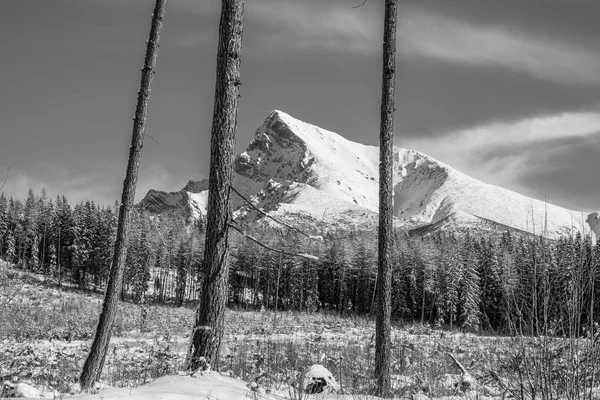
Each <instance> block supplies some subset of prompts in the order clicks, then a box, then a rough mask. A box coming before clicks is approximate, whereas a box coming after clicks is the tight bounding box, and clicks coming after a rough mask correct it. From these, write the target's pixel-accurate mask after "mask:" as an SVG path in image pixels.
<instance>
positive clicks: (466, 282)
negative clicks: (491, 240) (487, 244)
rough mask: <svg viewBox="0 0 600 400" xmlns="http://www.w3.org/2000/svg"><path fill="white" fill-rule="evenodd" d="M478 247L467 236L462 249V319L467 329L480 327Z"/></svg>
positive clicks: (472, 329) (471, 329)
mask: <svg viewBox="0 0 600 400" xmlns="http://www.w3.org/2000/svg"><path fill="white" fill-rule="evenodd" d="M475 252H476V247H475V244H474V241H473V239H472V238H471V237H470V236H467V237H465V239H464V242H463V249H462V252H461V253H462V254H461V256H462V257H461V258H462V267H463V276H462V280H461V282H460V320H461V322H462V327H463V328H464V329H466V330H470V331H477V330H479V327H480V314H481V313H480V308H479V307H480V302H481V288H480V277H479V273H478V271H477V261H476V258H475V254H476V253H475Z"/></svg>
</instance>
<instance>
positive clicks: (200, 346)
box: [190, 0, 244, 369]
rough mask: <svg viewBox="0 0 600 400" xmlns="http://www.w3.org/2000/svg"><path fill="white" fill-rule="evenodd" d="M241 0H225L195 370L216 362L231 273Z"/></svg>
mask: <svg viewBox="0 0 600 400" xmlns="http://www.w3.org/2000/svg"><path fill="white" fill-rule="evenodd" d="M243 15H244V1H243V0H222V2H221V22H220V24H219V47H218V51H217V82H216V87H215V105H214V111H213V121H212V132H211V154H210V172H209V188H208V213H207V221H206V240H205V247H204V271H205V274H206V279H205V280H204V283H203V288H202V298H201V301H200V305H199V307H198V309H197V310H196V326H195V328H194V331H193V332H194V333H193V335H194V337H193V341H192V346H193V353H192V360H191V363H190V368H191V369H196V368H198V366H199V365H200V363H199V358H200V357H205V358H206V361H207V362H209V363H210V364H211V365H213V366H214V365H215V364H216V362H217V357H218V353H219V347H220V345H221V338H222V337H223V324H224V318H225V302H226V300H227V281H228V277H229V223H230V221H231V198H230V195H231V184H232V180H233V157H234V147H235V131H236V129H237V109H238V98H239V95H240V84H241V82H240V64H241V53H242V28H243Z"/></svg>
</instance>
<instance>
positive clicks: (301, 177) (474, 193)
mask: <svg viewBox="0 0 600 400" xmlns="http://www.w3.org/2000/svg"><path fill="white" fill-rule="evenodd" d="M378 161H379V149H378V148H377V147H373V146H365V145H362V144H359V143H354V142H351V141H349V140H347V139H345V138H343V137H342V136H340V135H338V134H336V133H334V132H330V131H327V130H324V129H322V128H319V127H317V126H314V125H311V124H308V123H305V122H302V121H299V120H297V119H295V118H293V117H291V116H290V115H288V114H286V113H283V112H281V111H273V112H272V113H271V114H270V115H269V116H268V117H267V119H266V120H265V122H264V123H263V124H262V126H261V127H260V128H259V129H258V130H257V131H256V134H255V136H254V139H253V140H252V141H251V142H250V144H249V146H248V147H247V149H246V151H244V152H243V153H241V154H239V155H238V156H237V157H236V159H235V172H236V174H235V178H234V186H235V187H236V189H237V190H238V191H240V192H241V193H242V195H243V196H245V197H246V198H248V199H249V200H251V201H252V203H253V204H255V205H256V206H257V207H259V208H261V209H263V210H264V211H266V212H271V213H273V214H274V215H277V216H279V217H281V218H288V219H293V220H298V221H300V220H306V221H310V222H311V223H313V224H321V225H323V227H326V226H329V227H336V226H337V227H344V228H364V229H370V228H373V227H374V226H376V223H377V218H376V213H377V210H378ZM394 170H395V176H394V186H395V197H394V212H395V216H396V217H397V218H396V221H397V223H398V224H400V225H406V226H409V227H413V228H414V227H426V226H428V227H430V228H431V227H434V226H437V227H443V229H452V227H453V226H460V227H461V229H465V228H467V229H468V228H469V227H470V226H471V227H472V228H473V229H475V230H476V229H478V227H480V226H483V225H485V226H489V225H490V224H497V225H498V226H508V227H512V228H514V229H518V230H522V231H527V232H535V233H538V234H542V233H543V232H547V234H548V236H551V237H555V236H559V235H564V234H571V232H572V231H574V230H583V229H584V228H585V230H587V231H588V232H589V230H590V227H591V228H592V229H595V231H596V233H597V234H598V230H599V229H600V227H599V225H600V223H599V222H598V214H597V213H595V214H592V215H590V217H589V218H588V221H587V225H588V226H585V227H584V226H583V225H582V223H581V213H580V212H576V211H571V210H567V209H565V208H562V207H558V206H555V205H552V204H545V203H544V202H542V201H539V200H536V199H531V198H529V197H526V196H523V195H520V194H518V193H515V192H512V191H510V190H507V189H503V188H500V187H498V186H493V185H489V184H486V183H483V182H481V181H479V180H476V179H474V178H471V177H469V176H467V175H465V174H463V173H461V172H459V171H457V170H455V169H453V168H452V167H450V166H448V165H445V164H443V163H441V162H439V161H437V160H435V159H433V158H431V157H429V156H427V155H425V154H422V153H419V152H416V151H413V150H406V149H402V148H399V147H396V148H395V149H394ZM207 189H208V182H207V181H206V180H204V181H199V182H194V181H190V182H189V183H188V184H187V185H186V186H185V188H184V189H183V190H182V191H180V192H176V193H165V192H158V191H150V192H149V193H148V195H147V196H146V198H144V200H143V201H142V202H141V205H142V206H143V207H144V208H146V209H147V210H149V211H151V212H155V213H181V214H182V215H183V216H184V217H186V218H198V217H200V216H201V215H204V214H205V213H206V200H207V195H206V193H207ZM233 198H234V204H233V207H234V212H235V215H236V217H239V218H250V219H254V218H259V217H260V216H259V215H257V213H256V212H254V211H253V210H252V209H251V208H249V207H247V206H245V204H244V202H243V201H242V200H241V199H240V198H239V197H238V196H235V195H234V197H233ZM440 229H442V228H440Z"/></svg>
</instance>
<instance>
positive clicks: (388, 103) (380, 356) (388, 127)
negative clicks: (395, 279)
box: [375, 0, 398, 397]
mask: <svg viewBox="0 0 600 400" xmlns="http://www.w3.org/2000/svg"><path fill="white" fill-rule="evenodd" d="M397 12H398V10H397V0H386V1H385V25H384V33H383V80H382V94H381V127H380V132H379V248H378V250H379V251H378V269H377V317H376V322H375V381H376V387H377V395H378V396H380V397H390V389H391V382H390V349H391V326H390V325H391V324H390V318H391V288H392V276H391V272H392V268H391V260H392V237H393V236H392V228H393V215H392V208H393V187H392V171H393V161H394V160H393V154H394V149H393V144H394V89H395V83H396V24H397Z"/></svg>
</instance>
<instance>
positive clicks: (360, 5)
mask: <svg viewBox="0 0 600 400" xmlns="http://www.w3.org/2000/svg"><path fill="white" fill-rule="evenodd" d="M366 4H367V0H364V1H363V2H362V3H360V4H359V5H357V6H353V7H352V8H359V7H362V6H364V5H366Z"/></svg>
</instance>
